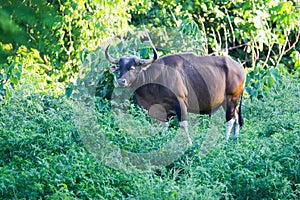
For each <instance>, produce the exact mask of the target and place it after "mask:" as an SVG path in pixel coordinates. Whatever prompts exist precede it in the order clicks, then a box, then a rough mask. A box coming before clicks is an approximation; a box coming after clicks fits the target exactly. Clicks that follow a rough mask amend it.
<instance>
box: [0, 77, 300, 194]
mask: <svg viewBox="0 0 300 200" xmlns="http://www.w3.org/2000/svg"><path fill="white" fill-rule="evenodd" d="M12 95H13V96H12V98H10V99H9V100H8V101H7V102H6V103H5V104H4V103H2V105H1V107H0V114H1V123H0V198H1V199H12V198H14V199H23V198H24V199H28V198H33V199H39V198H44V199H76V198H79V199H298V198H299V195H300V187H299V182H300V174H299V172H300V156H299V155H300V149H299V146H300V138H299V133H298V132H299V128H300V124H299V119H300V110H299V105H298V104H299V101H298V100H299V98H300V82H299V79H287V78H282V84H281V87H278V88H277V90H276V91H275V90H271V91H270V93H269V95H268V98H263V99H262V100H258V99H255V98H254V99H253V100H252V101H250V100H249V99H248V100H247V99H246V100H245V102H244V109H243V111H244V117H245V120H246V121H245V122H246V123H245V126H244V127H243V129H242V133H243V134H242V135H241V137H240V138H239V139H237V140H230V141H228V142H224V140H223V137H222V136H221V135H222V133H223V131H224V130H221V131H222V132H219V133H217V134H218V135H219V136H220V137H219V140H217V141H216V145H215V146H213V147H212V148H211V149H210V150H209V151H208V152H206V153H203V152H202V150H203V149H201V145H202V142H203V138H205V137H206V134H207V133H206V132H205V129H206V128H205V127H207V125H208V124H206V122H204V123H202V122H201V123H202V125H204V126H200V124H201V123H200V124H197V126H198V128H199V131H198V132H197V136H196V140H195V142H194V146H193V147H192V148H190V149H189V150H188V151H187V152H186V153H185V154H184V155H183V156H182V157H181V158H180V159H178V160H177V161H176V162H174V163H173V164H172V165H170V166H167V167H164V168H161V169H160V170H158V171H155V172H151V171H150V172H144V173H124V172H122V171H119V170H115V169H112V168H109V167H107V166H104V165H103V164H101V163H100V162H99V161H97V160H96V159H95V157H93V155H92V154H91V153H89V152H88V151H87V149H86V148H85V146H84V144H83V143H82V141H81V138H80V137H79V135H78V133H77V129H76V128H75V124H74V119H73V113H74V110H73V109H72V102H71V101H70V99H67V98H65V97H63V96H60V97H58V98H55V97H50V96H46V95H41V94H30V95H27V94H25V95H24V94H23V93H22V92H15V93H13V94H12ZM24 96H27V97H24ZM95 103H96V105H97V110H98V113H97V117H98V120H99V123H100V125H101V128H103V129H105V130H106V134H107V135H108V136H110V137H109V138H110V140H111V141H112V142H114V143H118V144H119V145H121V146H122V147H123V148H124V149H127V150H131V151H145V150H147V151H149V150H152V148H153V147H154V148H157V147H159V146H160V145H161V144H160V141H163V142H164V141H168V137H173V136H172V134H169V135H160V134H159V133H158V132H156V134H155V135H152V137H151V136H150V135H148V137H147V138H145V137H144V136H143V135H134V134H131V133H129V132H125V129H124V130H120V129H118V127H120V126H119V125H118V123H117V121H116V120H121V121H122V118H120V119H114V118H112V115H111V114H110V112H111V111H112V110H111V108H112V106H111V104H110V103H109V102H108V101H103V100H102V99H101V98H97V99H96V100H95ZM128 103H129V107H130V109H129V110H128V112H127V113H125V114H126V115H127V117H126V120H128V121H129V120H131V118H132V119H133V120H137V119H139V121H138V122H137V123H136V129H137V130H140V131H145V125H146V124H147V123H148V122H149V121H148V120H149V118H147V115H146V114H145V112H144V111H143V110H141V109H139V108H137V107H135V106H134V105H133V104H131V103H130V102H128ZM202 120H204V121H205V120H207V119H205V118H201V120H200V121H202ZM205 124H206V125H205ZM223 129H225V127H223ZM152 130H154V129H152ZM143 137H144V139H143V140H140V139H139V138H143ZM147 148H149V149H147Z"/></svg>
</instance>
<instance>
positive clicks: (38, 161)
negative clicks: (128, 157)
mask: <svg viewBox="0 0 300 200" xmlns="http://www.w3.org/2000/svg"><path fill="white" fill-rule="evenodd" d="M297 6H298V3H297V2H296V1H269V0H267V1H261V0H256V1H211V0H206V1H201V0H199V1H181V0H179V1H175V0H167V1H162V0H153V1H142V0H135V1H129V0H125V1H120V0H114V1H90V0H80V1H75V0H67V1H46V0H41V1H35V0H32V1H22V2H19V1H1V3H0V17H1V21H0V36H1V37H0V93H1V94H0V95H1V97H2V98H1V106H0V116H1V120H0V198H1V199H299V198H300V184H299V183H300V173H299V172H300V156H299V155H300V149H299V146H300V138H299V129H300V124H299V121H300V110H299V98H300V93H299V91H300V82H299V75H300V67H299V66H300V64H299V63H300V56H299V52H300V46H299V43H298V39H299V33H300V32H299V26H298V22H299V16H300V13H299V9H298V7H297ZM144 27H145V28H146V29H148V30H149V35H150V38H151V40H152V41H153V43H154V45H155V46H156V48H157V49H158V53H159V56H162V55H165V54H169V53H175V52H179V51H192V52H195V53H197V54H201V55H203V54H214V55H230V56H231V57H233V58H235V59H236V60H240V61H241V62H243V61H245V66H247V67H250V66H251V68H248V69H247V71H248V75H247V82H246V90H247V93H246V97H250V98H245V102H244V108H243V113H244V117H245V126H244V127H243V129H242V130H241V131H242V133H243V134H242V135H241V137H240V138H239V139H237V140H230V141H228V142H224V141H223V135H222V134H223V132H224V130H221V131H220V132H215V135H214V136H216V138H209V137H208V136H209V135H208V133H207V132H208V131H207V129H209V127H210V119H208V118H207V117H198V116H197V120H198V121H196V123H195V124H194V126H193V129H195V131H196V132H197V135H195V140H194V145H193V147H191V148H190V149H188V150H187V151H186V152H185V154H184V155H183V156H182V157H180V158H179V159H178V160H176V161H175V162H174V163H172V164H171V165H170V166H167V167H162V168H161V169H160V170H157V171H155V172H153V171H148V172H144V173H125V172H123V171H120V170H116V169H113V168H110V167H108V166H105V165H104V164H103V163H101V162H99V161H98V160H97V159H96V158H95V157H94V155H92V153H90V152H89V151H88V148H87V147H86V146H85V145H84V142H83V141H82V138H80V136H79V133H78V127H76V126H75V125H76V122H75V116H74V113H75V112H74V107H72V106H74V105H73V104H74V102H73V101H72V100H71V99H70V98H66V96H68V97H73V98H74V99H75V100H82V101H83V102H85V103H91V102H92V105H95V108H96V111H97V112H96V113H95V117H97V119H98V121H97V122H98V125H99V127H100V128H101V131H103V132H104V133H105V136H106V137H107V138H108V139H109V141H110V142H111V143H113V144H116V145H118V147H121V148H123V149H124V150H127V151H132V152H150V151H153V150H156V149H159V148H161V147H163V146H164V144H165V143H167V142H168V141H171V140H172V138H174V137H175V135H176V131H177V130H178V129H177V128H178V127H177V123H176V122H173V123H172V127H171V129H170V130H168V131H167V132H165V133H164V132H162V131H161V129H160V125H159V123H157V122H156V121H152V119H150V118H149V116H148V115H147V113H146V112H145V110H143V109H140V108H139V107H137V106H136V105H135V104H134V102H133V101H126V102H125V104H119V103H118V102H116V101H114V102H111V101H107V100H105V99H110V98H111V97H112V96H113V95H116V96H122V95H125V96H126V95H127V93H126V91H124V92H123V91H122V90H119V89H118V88H115V86H116V82H115V76H114V75H113V74H112V73H111V72H110V70H109V65H110V64H109V63H108V61H107V60H106V59H105V56H104V46H105V45H106V44H107V43H110V44H111V48H110V54H111V55H112V56H113V57H119V56H121V55H126V54H129V55H136V56H139V57H143V58H149V57H151V56H152V50H151V45H150V43H149V38H148V37H147V34H146V32H145V30H144ZM116 36H117V37H116ZM108 38H110V39H108ZM238 47H239V48H238ZM240 47H242V48H240ZM224 49H225V50H224ZM64 89H66V95H63V92H64ZM113 92H114V93H113ZM72 94H73V95H72ZM95 95H96V96H97V97H96V98H94V96H95ZM3 97H4V98H3ZM122 106H127V107H126V108H127V111H126V112H125V113H123V114H124V115H123V116H120V117H119V118H116V117H115V115H113V114H114V112H118V111H119V109H121V110H122ZM83 115H84V114H83ZM77 117H78V116H77ZM79 117H81V119H83V117H84V116H79ZM124 120H126V121H127V122H128V124H129V125H131V126H130V127H131V128H132V127H134V129H133V128H132V129H128V127H126V126H120V124H121V123H122V121H124ZM86 125H87V126H89V128H92V127H91V126H90V125H89V124H86ZM145 127H146V128H145ZM222 128H223V129H225V127H222ZM205 139H211V140H213V141H215V145H214V146H212V147H210V148H208V147H207V145H208V144H206V143H205V141H206V140H205ZM209 142H210V141H209ZM203 147H205V148H203ZM206 147H207V148H206Z"/></svg>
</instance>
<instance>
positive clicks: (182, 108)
mask: <svg viewBox="0 0 300 200" xmlns="http://www.w3.org/2000/svg"><path fill="white" fill-rule="evenodd" d="M176 115H177V117H178V120H179V126H180V128H182V129H183V130H184V132H185V134H186V136H187V139H188V142H189V145H190V146H192V145H193V141H192V138H191V137H190V135H189V130H188V121H187V107H186V105H185V104H184V102H183V101H182V102H180V103H179V107H177V108H176Z"/></svg>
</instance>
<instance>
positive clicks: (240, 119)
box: [239, 91, 244, 126]
mask: <svg viewBox="0 0 300 200" xmlns="http://www.w3.org/2000/svg"><path fill="white" fill-rule="evenodd" d="M243 93H244V91H243V92H242V94H241V99H240V106H239V125H240V126H243V125H244V119H243V116H242V104H243Z"/></svg>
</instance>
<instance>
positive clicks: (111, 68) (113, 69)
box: [109, 66, 119, 73]
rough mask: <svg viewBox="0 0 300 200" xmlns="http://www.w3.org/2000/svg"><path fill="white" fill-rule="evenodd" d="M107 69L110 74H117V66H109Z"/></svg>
mask: <svg viewBox="0 0 300 200" xmlns="http://www.w3.org/2000/svg"><path fill="white" fill-rule="evenodd" d="M109 69H110V71H111V72H112V73H115V72H117V71H118V70H119V67H117V66H110V67H109Z"/></svg>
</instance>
